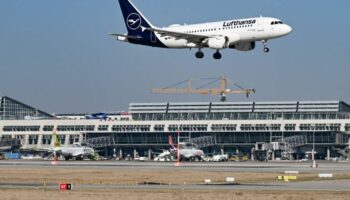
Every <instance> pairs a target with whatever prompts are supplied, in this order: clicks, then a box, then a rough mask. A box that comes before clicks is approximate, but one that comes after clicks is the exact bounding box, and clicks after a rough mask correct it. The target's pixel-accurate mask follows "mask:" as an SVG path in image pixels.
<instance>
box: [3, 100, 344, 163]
mask: <svg viewBox="0 0 350 200" xmlns="http://www.w3.org/2000/svg"><path fill="white" fill-rule="evenodd" d="M101 116H102V117H101ZM54 131H55V132H57V135H58V139H59V141H60V143H61V145H62V146H70V145H73V144H74V143H76V142H82V143H87V144H89V145H90V146H92V147H93V148H95V149H99V150H101V152H104V153H105V154H107V155H113V154H117V155H118V156H119V157H125V156H126V155H131V156H134V157H135V156H146V157H149V158H152V157H154V154H155V152H159V151H161V150H163V149H169V142H168V141H169V140H168V138H169V135H171V136H172V137H173V138H174V141H177V137H178V136H179V139H180V140H181V141H187V142H191V143H193V144H196V145H197V146H198V147H200V148H201V149H202V150H203V151H204V152H205V153H206V154H217V153H223V152H225V153H230V154H238V153H240V154H244V155H247V156H250V157H249V158H255V159H259V157H260V156H268V157H269V159H273V160H274V159H288V160H294V159H301V158H304V157H305V156H307V155H308V154H310V152H312V150H313V149H315V153H316V154H315V157H316V158H317V159H330V158H332V157H342V156H344V157H347V156H348V152H349V151H348V150H349V145H350V106H349V105H348V104H347V103H345V102H342V101H281V102H191V103H190V102H187V103H169V102H166V103H130V104H129V110H128V111H127V112H107V113H105V114H103V115H100V116H98V115H89V114H55V115H53V114H49V113H47V112H44V111H41V110H39V109H37V108H34V107H32V106H29V105H27V104H24V103H22V102H20V101H18V100H15V99H13V98H10V97H7V96H3V97H0V138H1V139H0V146H1V145H3V146H4V145H6V143H8V142H9V141H12V142H13V141H15V143H16V141H17V142H18V143H20V146H21V147H20V150H21V151H24V150H27V151H30V150H31V151H35V150H36V149H43V148H48V147H50V146H52V145H53V143H54V140H53V132H54ZM253 155H254V156H253Z"/></svg>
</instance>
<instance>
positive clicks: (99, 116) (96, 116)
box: [85, 113, 108, 120]
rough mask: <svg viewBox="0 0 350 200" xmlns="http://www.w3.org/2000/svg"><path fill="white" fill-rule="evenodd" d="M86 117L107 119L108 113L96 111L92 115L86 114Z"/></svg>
mask: <svg viewBox="0 0 350 200" xmlns="http://www.w3.org/2000/svg"><path fill="white" fill-rule="evenodd" d="M85 119H100V120H107V119H108V115H107V113H94V114H91V115H85Z"/></svg>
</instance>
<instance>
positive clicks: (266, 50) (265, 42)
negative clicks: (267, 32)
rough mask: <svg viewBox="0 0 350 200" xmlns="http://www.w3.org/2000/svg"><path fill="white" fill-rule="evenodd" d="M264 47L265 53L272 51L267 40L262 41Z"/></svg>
mask: <svg viewBox="0 0 350 200" xmlns="http://www.w3.org/2000/svg"><path fill="white" fill-rule="evenodd" d="M262 43H263V45H264V52H265V53H268V52H269V51H270V49H269V48H268V47H267V41H266V40H263V41H262Z"/></svg>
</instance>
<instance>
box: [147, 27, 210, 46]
mask: <svg viewBox="0 0 350 200" xmlns="http://www.w3.org/2000/svg"><path fill="white" fill-rule="evenodd" d="M146 30H149V31H154V32H156V33H158V34H160V35H161V36H162V37H166V36H170V37H174V38H176V39H185V40H187V41H188V42H193V43H197V44H198V43H202V42H203V41H204V40H205V39H208V38H211V36H208V35H199V34H190V33H182V32H177V31H168V30H165V29H159V28H146Z"/></svg>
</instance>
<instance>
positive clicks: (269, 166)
mask: <svg viewBox="0 0 350 200" xmlns="http://www.w3.org/2000/svg"><path fill="white" fill-rule="evenodd" d="M311 165H312V163H311V162H303V163H298V162H268V163H265V162H183V163H181V166H180V167H176V166H175V163H174V162H135V161H58V163H57V165H54V166H55V167H65V168H67V167H71V168H129V169H133V168H135V169H137V168H143V169H155V170H157V169H168V168H174V167H176V168H177V169H180V170H181V169H185V170H206V171H208V170H209V171H218V170H220V171H225V172H261V173H284V171H299V172H300V173H350V163H349V162H343V163H337V162H324V161H323V162H319V163H318V166H319V167H318V168H312V167H311ZM52 166H53V165H52V163H51V161H48V160H45V161H42V160H40V161H29V160H2V161H0V168H7V167H11V168H19V167H29V168H31V167H35V168H38V167H52Z"/></svg>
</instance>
